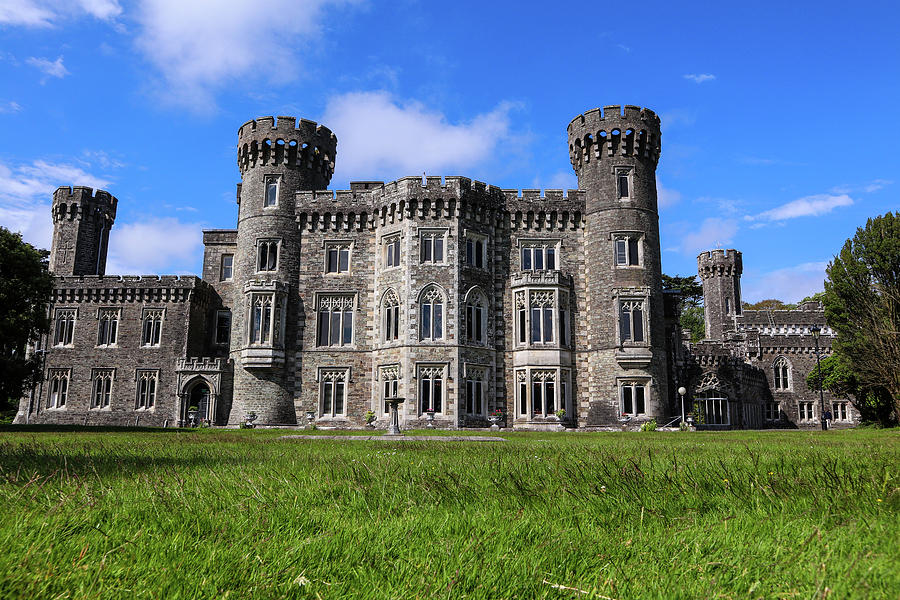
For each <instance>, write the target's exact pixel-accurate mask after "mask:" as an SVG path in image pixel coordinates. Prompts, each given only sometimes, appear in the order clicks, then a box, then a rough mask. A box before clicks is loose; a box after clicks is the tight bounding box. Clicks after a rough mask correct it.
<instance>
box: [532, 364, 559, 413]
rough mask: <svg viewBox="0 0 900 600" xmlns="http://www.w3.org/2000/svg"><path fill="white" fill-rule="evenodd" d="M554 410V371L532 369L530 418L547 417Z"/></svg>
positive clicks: (555, 408)
mask: <svg viewBox="0 0 900 600" xmlns="http://www.w3.org/2000/svg"><path fill="white" fill-rule="evenodd" d="M556 410H557V402H556V369H532V370H531V416H533V417H549V416H551V415H553V414H554V413H555V412H556Z"/></svg>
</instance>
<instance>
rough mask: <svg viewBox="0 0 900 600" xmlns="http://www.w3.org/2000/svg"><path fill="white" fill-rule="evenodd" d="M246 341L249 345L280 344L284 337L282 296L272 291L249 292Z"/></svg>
mask: <svg viewBox="0 0 900 600" xmlns="http://www.w3.org/2000/svg"><path fill="white" fill-rule="evenodd" d="M248 309H249V315H248V321H249V323H250V327H249V328H248V333H249V337H248V339H247V343H248V344H250V345H251V346H280V345H281V344H282V339H283V338H284V318H285V315H284V298H282V296H281V295H280V294H276V293H274V292H251V293H250V295H249V296H248Z"/></svg>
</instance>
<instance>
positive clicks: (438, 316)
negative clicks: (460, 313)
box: [419, 287, 444, 340]
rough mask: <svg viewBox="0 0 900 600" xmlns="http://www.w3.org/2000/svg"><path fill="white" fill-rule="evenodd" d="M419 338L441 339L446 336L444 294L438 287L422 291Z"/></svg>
mask: <svg viewBox="0 0 900 600" xmlns="http://www.w3.org/2000/svg"><path fill="white" fill-rule="evenodd" d="M419 306H420V323H419V339H420V340H439V339H441V338H443V337H444V295H443V294H441V292H440V290H438V289H437V288H436V287H430V288H428V289H427V290H426V291H425V292H423V293H422V296H421V300H420V301H419Z"/></svg>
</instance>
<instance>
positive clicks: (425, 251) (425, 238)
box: [419, 229, 447, 264]
mask: <svg viewBox="0 0 900 600" xmlns="http://www.w3.org/2000/svg"><path fill="white" fill-rule="evenodd" d="M446 247H447V230H446V229H420V230H419V261H420V262H422V263H431V264H444V262H445V260H446V259H445V255H446V252H445V249H446Z"/></svg>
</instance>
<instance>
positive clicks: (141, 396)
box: [134, 369, 159, 410]
mask: <svg viewBox="0 0 900 600" xmlns="http://www.w3.org/2000/svg"><path fill="white" fill-rule="evenodd" d="M135 378H136V379H137V392H136V396H135V399H134V408H135V410H150V409H152V408H153V407H154V406H156V390H157V388H158V387H159V371H154V370H150V369H138V370H137V371H136V372H135Z"/></svg>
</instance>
